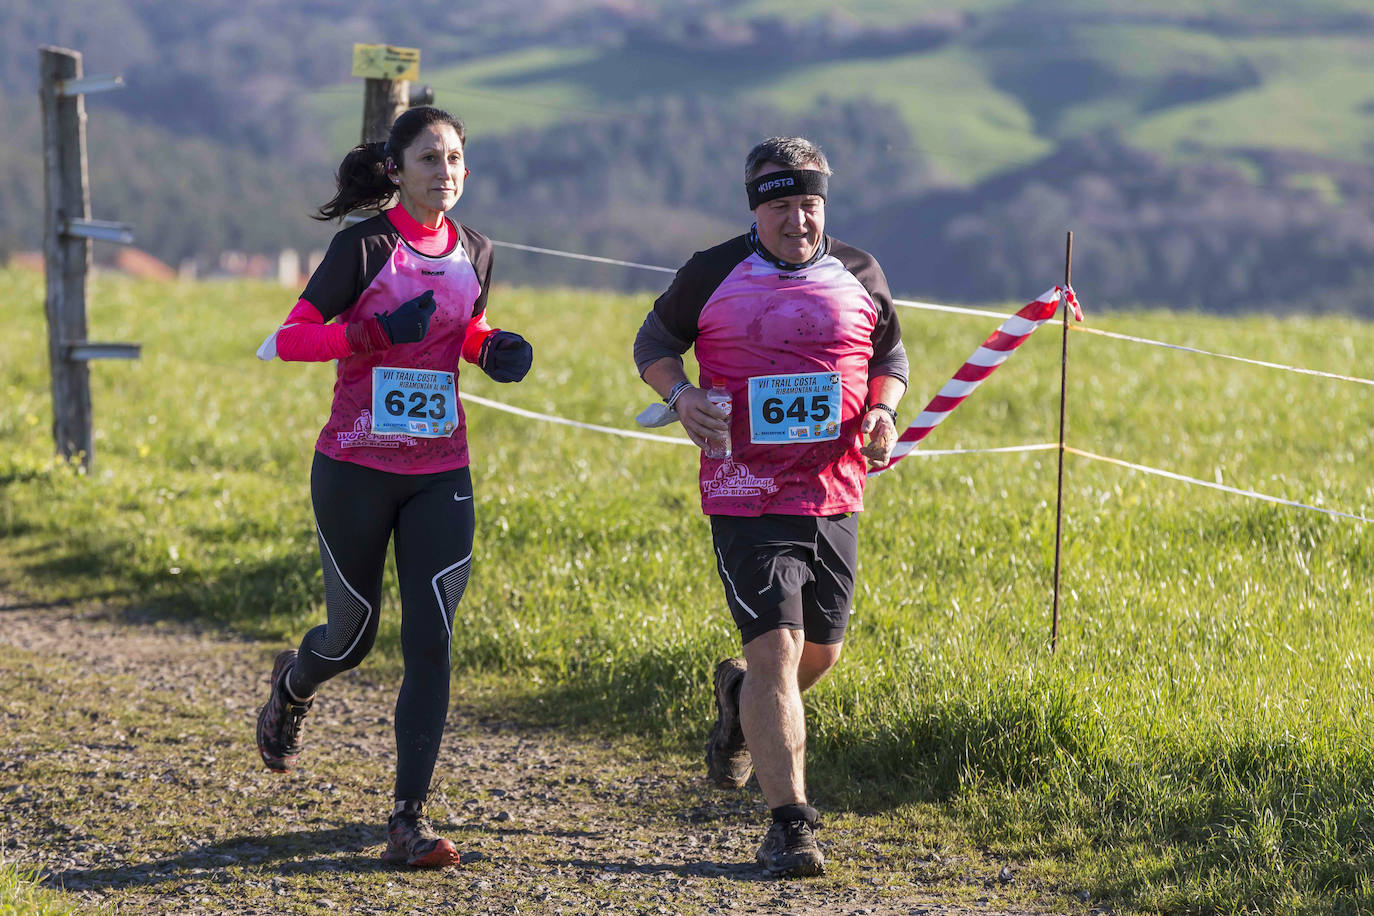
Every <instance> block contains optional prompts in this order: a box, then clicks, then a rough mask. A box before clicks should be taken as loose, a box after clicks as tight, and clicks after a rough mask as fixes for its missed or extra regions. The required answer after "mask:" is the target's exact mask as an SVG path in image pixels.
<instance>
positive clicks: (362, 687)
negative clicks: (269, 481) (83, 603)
mask: <svg viewBox="0 0 1374 916" xmlns="http://www.w3.org/2000/svg"><path fill="white" fill-rule="evenodd" d="M0 645H3V646H4V647H5V648H4V650H3V652H0V657H2V658H0V722H3V725H4V741H3V746H0V799H2V800H3V814H2V815H0V817H2V818H3V825H4V830H3V839H0V859H4V860H7V861H11V862H16V863H18V864H20V865H22V866H25V867H38V868H41V869H42V871H43V875H44V880H45V883H47V884H48V885H50V886H52V887H60V888H65V889H66V890H67V891H68V892H70V893H71V894H73V895H74V896H75V898H77V900H78V902H80V903H81V905H82V906H83V907H85V906H95V905H97V904H104V906H106V907H113V908H117V910H118V911H119V912H121V913H123V912H171V911H175V912H179V913H211V912H214V913H221V912H234V913H307V912H308V913H329V912H338V913H396V912H400V913H412V912H413V913H431V912H451V913H512V914H514V913H520V914H558V913H563V914H576V913H614V914H620V913H627V914H628V913H635V914H672V916H677V914H725V913H731V914H733V913H792V914H821V913H825V914H846V916H850V914H852V916H858V914H871V916H876V914H928V916H952V914H964V913H981V914H987V913H998V914H1002V913H1015V914H1022V913H1029V912H1031V910H1030V909H1027V908H1024V907H1023V906H1020V905H1016V906H1013V905H1011V901H1013V900H1018V899H1019V900H1025V899H1034V896H1033V895H1031V896H1029V897H1028V896H1027V894H1026V890H1027V889H1024V888H1019V887H1016V886H1015V882H1014V880H1013V883H1012V885H1009V886H1007V887H1002V886H1000V885H999V883H998V882H997V881H996V880H988V876H987V875H986V874H984V873H983V872H984V871H985V870H986V867H985V865H982V866H979V870H978V873H973V874H965V873H964V872H966V871H969V870H970V868H971V866H970V864H969V863H967V862H964V863H962V864H961V862H960V860H958V859H957V858H949V857H942V856H941V855H940V854H939V853H938V852H932V851H929V850H925V849H913V848H912V846H911V844H910V843H909V842H906V843H904V842H902V841H900V840H899V838H897V837H884V836H882V835H874V833H873V831H872V830H865V829H854V830H851V829H846V826H845V825H844V824H839V825H834V824H832V825H830V826H831V829H830V830H829V831H824V830H823V831H822V839H823V841H825V843H826V849H827V854H828V855H829V857H830V858H831V859H832V861H833V862H834V863H836V864H835V867H832V869H831V874H829V875H827V876H826V877H823V878H819V879H815V880H811V881H786V882H780V881H773V880H768V879H767V878H765V877H764V876H763V875H762V873H760V872H759V871H758V870H757V869H756V868H755V867H754V866H753V865H752V858H753V852H754V848H755V845H756V843H757V841H758V839H759V836H758V834H759V833H760V832H761V825H762V824H763V819H762V817H763V814H764V808H763V806H762V803H761V801H760V799H759V797H758V795H757V794H756V793H753V792H750V793H725V792H720V791H717V790H715V789H712V788H710V787H709V786H708V785H707V784H706V783H705V781H704V780H703V779H702V778H701V776H700V775H699V773H698V772H697V768H696V767H695V766H693V765H692V764H691V762H689V761H682V760H673V759H666V760H665V759H658V758H655V759H642V758H638V757H637V756H635V755H633V754H632V753H631V752H628V751H627V750H626V749H625V748H623V747H617V746H614V745H612V744H609V743H605V742H595V741H580V740H576V739H574V738H572V737H570V736H568V735H566V734H563V733H561V732H558V731H553V730H546V729H536V728H530V727H527V726H523V725H521V724H519V723H515V722H508V721H498V720H492V719H486V718H483V717H482V716H481V715H480V714H479V713H478V712H477V711H474V710H472V709H465V708H462V707H459V708H456V709H455V710H454V711H453V712H452V714H451V715H450V719H449V731H448V734H447V735H446V737H445V744H444V749H443V752H442V754H441V756H440V762H439V774H438V777H437V779H436V785H435V790H434V793H433V795H432V797H431V802H430V814H431V816H432V817H433V819H434V820H435V822H436V825H437V826H438V827H439V828H440V829H441V830H443V831H445V832H447V834H448V835H449V836H450V837H452V838H453V839H454V840H455V842H456V843H457V844H458V845H459V848H460V849H461V850H463V853H464V854H463V865H462V867H460V868H457V869H451V870H447V871H443V872H438V873H433V872H423V873H417V872H412V871H397V870H392V869H389V868H386V867H384V866H382V865H381V864H380V863H379V861H378V858H377V857H378V854H379V852H380V850H381V843H382V835H383V827H382V823H383V820H384V817H385V814H386V813H387V812H388V811H389V808H390V800H389V798H390V783H391V767H392V761H393V758H392V753H393V751H392V745H391V741H392V738H391V727H390V722H391V708H392V705H393V703H394V700H395V693H396V691H395V685H394V684H391V683H378V682H376V681H373V680H369V677H368V674H367V666H366V665H364V666H363V669H362V670H361V672H351V673H350V674H348V675H345V676H343V677H340V678H338V679H336V680H335V681H334V682H331V684H330V685H329V686H328V687H327V688H326V691H325V692H322V694H321V698H322V699H321V701H320V702H319V703H317V705H316V709H315V712H313V713H312V714H311V717H310V719H308V720H307V727H306V733H305V738H306V742H307V745H306V752H305V755H304V757H303V759H302V765H301V767H300V768H299V769H298V770H297V771H295V772H293V773H291V774H288V775H285V776H281V775H277V774H272V773H269V772H268V771H266V770H265V769H264V768H263V767H262V765H261V763H260V761H259V760H258V756H257V751H256V749H255V747H254V745H253V737H252V728H253V717H254V714H255V712H256V707H257V706H258V704H260V703H261V702H262V700H263V696H262V695H263V694H264V691H265V681H266V672H267V670H268V667H269V666H270V663H271V658H272V655H273V654H274V652H275V651H277V650H278V649H279V648H281V647H279V646H275V645H271V646H269V645H265V644H260V643H254V642H246V641H233V640H229V639H226V638H224V637H222V636H210V635H206V634H203V633H197V632H194V631H192V630H190V629H188V628H185V627H176V626H171V625H168V624H153V623H129V622H127V621H123V620H117V619H112V618H111V617H109V616H106V615H103V614H102V613H100V612H99V611H89V610H81V611H78V610H73V609H69V608H51V607H49V608H34V607H26V606H24V605H23V604H21V603H17V602H15V601H9V602H5V601H4V600H3V599H0ZM994 874H995V869H994ZM1049 899H1051V900H1052V901H1053V900H1054V898H1053V897H1051V898H1049ZM1058 900H1060V901H1065V903H1064V905H1062V906H1060V907H1058V908H1055V909H1039V910H1036V912H1055V911H1057V912H1084V911H1085V908H1079V907H1070V906H1069V904H1070V903H1072V902H1073V901H1072V900H1071V899H1069V898H1064V897H1059V898H1058Z"/></svg>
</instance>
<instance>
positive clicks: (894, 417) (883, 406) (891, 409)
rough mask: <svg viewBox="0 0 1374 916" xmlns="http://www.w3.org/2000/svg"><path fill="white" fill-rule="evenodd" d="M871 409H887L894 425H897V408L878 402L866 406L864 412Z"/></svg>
mask: <svg viewBox="0 0 1374 916" xmlns="http://www.w3.org/2000/svg"><path fill="white" fill-rule="evenodd" d="M870 410H886V411H887V415H888V416H889V417H891V418H892V425H893V426H896V425H897V409H896V408H895V407H889V406H888V405H886V404H883V403H881V402H879V403H877V404H869V405H868V406H867V407H865V408H864V413H868V412H869V411H870Z"/></svg>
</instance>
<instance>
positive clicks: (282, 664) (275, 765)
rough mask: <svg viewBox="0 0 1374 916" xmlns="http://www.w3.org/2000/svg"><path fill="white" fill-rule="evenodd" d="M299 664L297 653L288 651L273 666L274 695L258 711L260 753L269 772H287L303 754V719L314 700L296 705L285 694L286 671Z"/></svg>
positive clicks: (278, 657) (287, 694)
mask: <svg viewBox="0 0 1374 916" xmlns="http://www.w3.org/2000/svg"><path fill="white" fill-rule="evenodd" d="M295 661H296V650H295V649H286V650H284V651H282V653H281V654H279V655H278V656H277V660H276V661H275V662H273V664H272V693H271V694H270V695H269V696H268V697H267V705H266V706H264V707H263V708H262V709H261V710H259V712H258V753H259V754H261V755H262V762H263V763H265V764H267V768H268V769H269V770H277V771H278V772H282V773H285V772H286V771H287V770H289V769H291V768H292V767H294V766H295V765H296V758H297V757H298V756H300V753H301V742H300V737H301V720H303V719H304V718H305V714H306V713H308V712H309V711H310V707H311V705H312V704H313V703H314V702H315V698H314V697H311V698H310V699H308V700H306V701H305V702H304V703H297V702H296V701H295V700H292V699H291V694H289V693H287V692H286V672H287V671H288V670H290V668H291V665H292V664H294V663H295Z"/></svg>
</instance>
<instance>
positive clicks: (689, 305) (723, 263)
mask: <svg viewBox="0 0 1374 916" xmlns="http://www.w3.org/2000/svg"><path fill="white" fill-rule="evenodd" d="M747 257H749V239H748V236H743V235H741V236H737V237H735V238H733V239H731V240H730V241H728V242H725V243H723V244H721V245H717V246H716V247H714V248H708V249H706V250H705V251H698V252H697V253H696V254H694V255H692V257H691V259H690V260H689V261H688V262H687V263H686V264H684V265H682V268H681V269H680V270H679V271H678V272H677V275H676V276H674V277H673V282H672V283H671V284H670V285H669V286H668V289H667V291H665V292H664V293H663V295H661V296H659V297H658V298H657V299H656V300H654V314H656V315H657V316H658V320H659V322H661V324H662V326H663V330H664V331H666V332H667V333H668V334H670V335H672V336H673V337H674V338H676V339H677V340H678V341H681V342H683V343H686V344H688V345H690V344H691V343H692V342H693V341H695V340H696V339H697V319H698V318H700V317H701V310H702V308H704V307H705V305H706V302H707V300H709V299H710V298H711V294H712V293H714V292H715V291H716V287H718V286H720V284H721V283H722V282H723V281H724V280H725V278H726V277H728V276H729V275H730V271H732V270H734V269H735V267H736V266H737V265H738V264H739V262H740V261H743V260H744V259H745V258H747Z"/></svg>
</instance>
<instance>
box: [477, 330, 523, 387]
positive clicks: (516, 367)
mask: <svg viewBox="0 0 1374 916" xmlns="http://www.w3.org/2000/svg"><path fill="white" fill-rule="evenodd" d="M533 362H534V348H533V347H531V346H530V342H529V341H528V340H526V339H525V338H523V337H521V336H520V335H519V334H516V333H515V332H514V331H492V332H491V333H490V334H488V335H487V339H486V340H484V341H482V349H481V350H480V351H478V353H477V365H479V366H481V367H482V371H483V372H485V373H486V374H487V375H489V376H491V377H492V378H493V379H495V380H496V381H498V382H518V381H520V380H521V379H522V378H524V377H525V373H527V372H529V371H530V364H531V363H533Z"/></svg>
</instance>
